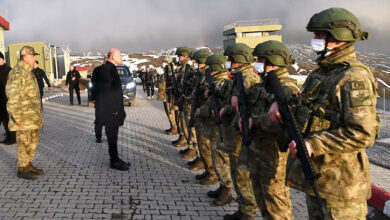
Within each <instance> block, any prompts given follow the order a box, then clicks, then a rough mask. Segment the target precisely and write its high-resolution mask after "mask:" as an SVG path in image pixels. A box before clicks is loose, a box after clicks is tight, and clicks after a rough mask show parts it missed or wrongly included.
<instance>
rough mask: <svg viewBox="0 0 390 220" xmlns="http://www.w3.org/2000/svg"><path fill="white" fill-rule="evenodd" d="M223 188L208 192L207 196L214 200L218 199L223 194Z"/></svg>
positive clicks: (220, 186)
mask: <svg viewBox="0 0 390 220" xmlns="http://www.w3.org/2000/svg"><path fill="white" fill-rule="evenodd" d="M222 187H223V186H222V185H219V187H218V189H216V190H212V191H208V192H207V196H208V197H210V198H214V199H216V198H218V196H219V194H221V191H222Z"/></svg>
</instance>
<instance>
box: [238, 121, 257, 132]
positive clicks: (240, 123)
mask: <svg viewBox="0 0 390 220" xmlns="http://www.w3.org/2000/svg"><path fill="white" fill-rule="evenodd" d="M248 123H249V125H248V127H249V130H250V129H252V125H253V120H252V118H249V119H248ZM238 128H239V129H240V132H242V119H241V118H240V119H238Z"/></svg>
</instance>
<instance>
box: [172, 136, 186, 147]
mask: <svg viewBox="0 0 390 220" xmlns="http://www.w3.org/2000/svg"><path fill="white" fill-rule="evenodd" d="M182 139H184V137H183V135H181V134H180V135H179V138H177V140H174V141H172V144H173V145H175V144H177V143H179V142H180V141H181V140H182Z"/></svg>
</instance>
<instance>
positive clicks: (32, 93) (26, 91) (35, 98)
mask: <svg viewBox="0 0 390 220" xmlns="http://www.w3.org/2000/svg"><path fill="white" fill-rule="evenodd" d="M32 70H33V67H32V66H29V65H28V64H26V63H25V62H23V61H18V63H17V65H16V66H15V67H14V68H13V69H12V70H11V72H10V73H9V76H8V81H7V85H6V94H7V98H8V102H7V111H8V113H9V115H10V120H9V129H10V131H16V141H17V143H18V149H17V151H18V162H17V166H18V167H27V166H28V165H29V164H30V163H31V162H32V160H33V159H34V154H35V150H36V148H37V146H38V136H39V133H38V129H39V128H42V126H43V117H42V108H41V100H40V97H41V96H40V93H39V88H38V83H37V80H36V78H35V76H34V74H33V73H32ZM16 123H23V125H22V126H18V125H17V124H16Z"/></svg>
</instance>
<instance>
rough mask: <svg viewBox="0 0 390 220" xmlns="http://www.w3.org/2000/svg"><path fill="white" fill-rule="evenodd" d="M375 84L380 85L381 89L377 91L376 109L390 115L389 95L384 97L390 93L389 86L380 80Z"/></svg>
mask: <svg viewBox="0 0 390 220" xmlns="http://www.w3.org/2000/svg"><path fill="white" fill-rule="evenodd" d="M377 84H381V85H382V86H383V88H381V89H378V97H377V104H376V108H377V110H378V112H382V113H386V111H388V113H390V95H386V93H389V92H390V86H389V85H387V84H386V83H385V82H383V81H382V80H377Z"/></svg>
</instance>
